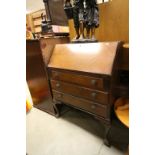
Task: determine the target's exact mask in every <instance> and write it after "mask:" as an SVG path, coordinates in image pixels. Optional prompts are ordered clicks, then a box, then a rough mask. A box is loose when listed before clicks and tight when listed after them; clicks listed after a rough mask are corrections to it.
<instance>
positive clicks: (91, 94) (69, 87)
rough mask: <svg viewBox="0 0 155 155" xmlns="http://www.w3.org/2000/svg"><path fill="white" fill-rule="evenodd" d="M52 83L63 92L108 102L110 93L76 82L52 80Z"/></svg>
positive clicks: (53, 87) (95, 100)
mask: <svg viewBox="0 0 155 155" xmlns="http://www.w3.org/2000/svg"><path fill="white" fill-rule="evenodd" d="M51 84H52V89H54V90H57V91H60V92H62V93H65V94H69V95H73V96H77V97H80V98H85V99H87V100H91V101H94V102H99V103H101V104H108V96H109V95H108V93H103V92H101V91H96V90H93V89H88V88H85V87H80V86H77V85H74V84H69V83H65V82H60V81H54V80H51Z"/></svg>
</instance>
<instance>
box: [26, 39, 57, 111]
mask: <svg viewBox="0 0 155 155" xmlns="http://www.w3.org/2000/svg"><path fill="white" fill-rule="evenodd" d="M47 79H48V78H47V74H46V69H45V65H44V61H43V57H42V53H41V50H40V42H39V40H27V41H26V80H27V83H28V86H29V89H30V93H31V95H32V100H33V104H34V107H36V108H39V107H40V108H41V109H42V110H44V111H46V112H48V113H51V114H54V109H53V106H52V96H51V92H50V88H49V85H48V80H47ZM42 104H46V106H42Z"/></svg>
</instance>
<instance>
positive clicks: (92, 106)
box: [53, 90, 108, 118]
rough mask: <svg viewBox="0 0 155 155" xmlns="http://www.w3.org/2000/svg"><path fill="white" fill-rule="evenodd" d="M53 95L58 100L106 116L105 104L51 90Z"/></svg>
mask: <svg viewBox="0 0 155 155" xmlns="http://www.w3.org/2000/svg"><path fill="white" fill-rule="evenodd" d="M53 97H54V99H56V100H58V101H62V102H64V103H66V104H70V105H73V106H75V107H78V108H81V109H83V110H86V111H88V112H91V113H93V114H96V115H98V116H101V117H104V118H107V114H108V111H107V110H108V108H107V106H106V105H100V104H96V103H94V102H90V101H88V100H84V99H81V98H78V97H74V96H71V95H67V94H63V93H60V92H57V91H54V90H53Z"/></svg>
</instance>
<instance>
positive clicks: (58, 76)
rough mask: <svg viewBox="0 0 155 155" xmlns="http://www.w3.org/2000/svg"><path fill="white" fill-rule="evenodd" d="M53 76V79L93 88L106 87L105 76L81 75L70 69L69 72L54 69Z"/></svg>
mask: <svg viewBox="0 0 155 155" xmlns="http://www.w3.org/2000/svg"><path fill="white" fill-rule="evenodd" d="M51 78H52V79H53V80H60V81H64V82H69V83H73V84H77V85H81V86H85V87H88V88H93V89H99V90H103V88H104V83H103V78H98V77H92V76H86V75H79V74H76V73H72V72H69V71H68V72H60V71H52V72H51Z"/></svg>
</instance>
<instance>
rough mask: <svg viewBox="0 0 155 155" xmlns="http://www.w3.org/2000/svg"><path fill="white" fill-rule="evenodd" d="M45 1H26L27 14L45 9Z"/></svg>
mask: <svg viewBox="0 0 155 155" xmlns="http://www.w3.org/2000/svg"><path fill="white" fill-rule="evenodd" d="M44 8H45V7H44V3H43V0H26V13H30V12H35V11H38V10H40V9H44Z"/></svg>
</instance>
